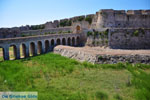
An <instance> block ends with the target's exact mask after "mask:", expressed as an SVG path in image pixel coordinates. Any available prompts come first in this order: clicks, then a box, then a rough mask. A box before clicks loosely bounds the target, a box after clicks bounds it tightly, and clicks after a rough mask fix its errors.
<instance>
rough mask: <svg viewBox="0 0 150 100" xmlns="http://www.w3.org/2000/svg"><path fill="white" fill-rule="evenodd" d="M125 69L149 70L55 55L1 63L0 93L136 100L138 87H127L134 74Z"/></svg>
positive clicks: (48, 99) (50, 99)
mask: <svg viewBox="0 0 150 100" xmlns="http://www.w3.org/2000/svg"><path fill="white" fill-rule="evenodd" d="M126 66H131V67H134V68H140V69H142V70H145V68H146V69H147V68H149V67H150V66H149V65H143V64H136V65H131V64H128V63H127V64H121V63H119V64H114V65H113V64H103V65H97V64H95V65H93V64H90V63H87V62H84V63H80V62H78V61H76V60H73V59H68V58H66V57H62V56H60V55H57V54H53V53H48V54H44V55H40V56H36V57H30V58H27V59H21V60H15V61H4V62H1V63H0V91H37V92H38V96H39V97H38V100H135V99H134V98H135V97H134V92H135V91H136V88H134V87H133V86H132V85H127V84H128V82H129V81H130V79H131V78H132V74H131V73H130V71H128V70H127V68H126ZM141 66H142V67H141ZM147 72H149V69H148V70H147Z"/></svg>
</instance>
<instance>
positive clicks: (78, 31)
mask: <svg viewBox="0 0 150 100" xmlns="http://www.w3.org/2000/svg"><path fill="white" fill-rule="evenodd" d="M80 30H81V27H80V26H79V25H78V26H77V27H76V31H77V33H80Z"/></svg>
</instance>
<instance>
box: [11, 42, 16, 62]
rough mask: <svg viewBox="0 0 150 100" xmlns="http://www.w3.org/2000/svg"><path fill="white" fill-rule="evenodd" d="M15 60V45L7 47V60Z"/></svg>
mask: <svg viewBox="0 0 150 100" xmlns="http://www.w3.org/2000/svg"><path fill="white" fill-rule="evenodd" d="M16 58H17V47H16V45H11V46H10V47H9V59H10V60H14V59H16Z"/></svg>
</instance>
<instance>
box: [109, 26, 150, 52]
mask: <svg viewBox="0 0 150 100" xmlns="http://www.w3.org/2000/svg"><path fill="white" fill-rule="evenodd" d="M108 38H109V40H108V41H109V44H108V45H109V47H110V48H113V49H150V29H129V28H126V29H123V28H122V29H119V28H118V29H109V36H108Z"/></svg>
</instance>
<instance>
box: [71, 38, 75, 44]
mask: <svg viewBox="0 0 150 100" xmlns="http://www.w3.org/2000/svg"><path fill="white" fill-rule="evenodd" d="M72 46H75V37H72Z"/></svg>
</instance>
